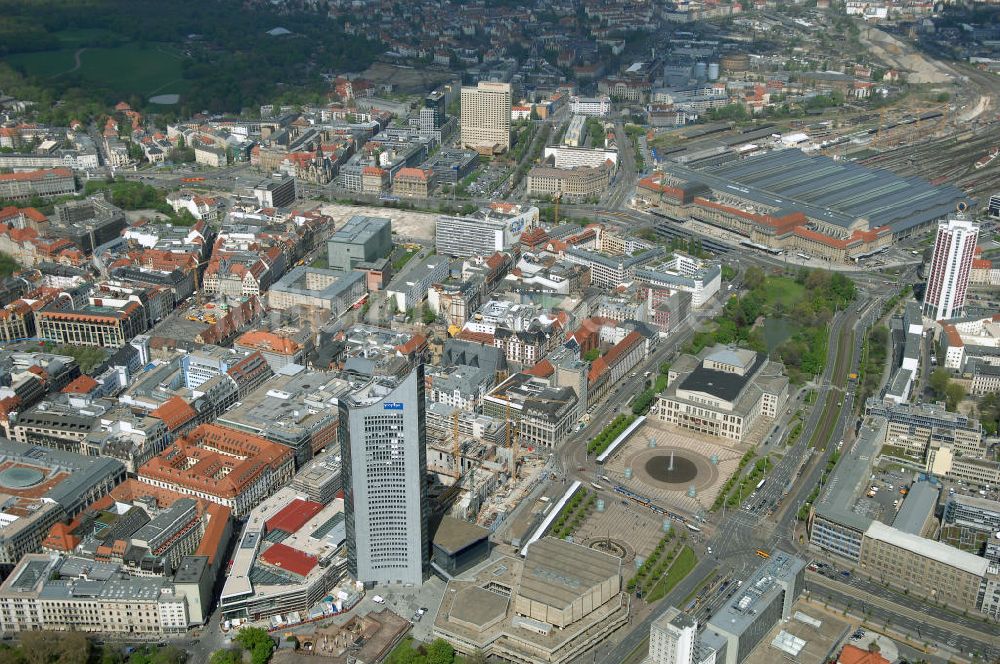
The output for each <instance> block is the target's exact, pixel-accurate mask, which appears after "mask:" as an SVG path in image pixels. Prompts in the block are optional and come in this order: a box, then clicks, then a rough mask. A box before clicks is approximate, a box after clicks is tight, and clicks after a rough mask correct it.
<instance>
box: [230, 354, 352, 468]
mask: <svg viewBox="0 0 1000 664" xmlns="http://www.w3.org/2000/svg"><path fill="white" fill-rule="evenodd" d="M348 391H350V385H349V384H348V383H347V381H345V380H341V379H340V378H336V377H335V376H334V374H333V373H328V372H322V371H307V370H306V369H305V368H304V367H302V366H297V365H289V366H287V367H285V368H284V369H281V370H279V371H278V372H277V373H276V374H275V375H274V376H272V377H271V378H269V379H268V380H267V382H265V383H263V384H262V385H261V386H260V387H258V388H257V389H256V390H254V391H253V392H250V393H249V394H247V395H246V396H245V397H243V398H242V399H241V400H240V403H239V404H237V405H236V406H234V407H233V408H231V409H230V410H228V411H226V412H225V413H223V414H222V415H220V416H219V419H218V422H219V424H223V425H225V426H227V427H231V428H233V429H237V430H240V431H245V432H247V433H252V434H254V435H255V436H261V437H263V438H267V439H268V440H270V441H272V442H275V443H278V444H279V445H284V446H285V447H288V448H290V449H291V450H292V451H293V452H294V454H295V463H296V466H297V467H299V468H302V467H303V466H304V465H305V464H306V463H307V462H308V461H309V460H310V459H311V458H312V457H313V455H314V454H316V453H317V452H319V451H320V450H322V449H323V448H327V447H336V442H337V400H338V398H340V397H341V396H343V395H344V394H346V393H347V392H348Z"/></svg>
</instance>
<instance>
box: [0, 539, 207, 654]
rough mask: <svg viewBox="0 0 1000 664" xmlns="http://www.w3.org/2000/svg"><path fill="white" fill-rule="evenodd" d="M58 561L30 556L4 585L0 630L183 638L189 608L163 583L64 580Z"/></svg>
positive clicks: (109, 578)
mask: <svg viewBox="0 0 1000 664" xmlns="http://www.w3.org/2000/svg"><path fill="white" fill-rule="evenodd" d="M64 568H65V565H64V561H63V559H62V558H60V557H59V556H50V555H44V554H30V555H27V556H25V557H24V558H22V559H21V562H20V563H19V564H18V565H17V567H15V568H14V571H13V572H12V573H11V575H10V576H9V577H8V578H7V580H6V581H4V583H3V585H0V630H2V631H3V632H5V633H8V634H10V633H13V632H29V631H36V630H43V629H44V630H53V631H68V632H90V633H100V634H107V635H121V636H123V637H128V638H131V639H142V638H155V637H159V636H163V635H168V634H183V633H184V632H186V631H187V628H188V622H189V620H188V602H187V598H186V597H185V595H184V594H183V593H181V592H177V591H176V590H175V588H174V586H173V584H172V583H170V582H169V581H165V580H164V579H156V578H152V579H142V578H124V579H123V578H118V577H117V576H116V575H111V574H107V575H101V578H88V576H87V575H86V574H80V575H78V576H77V575H75V574H74V575H73V576H72V577H70V578H66V577H65V576H64V575H63V572H64V571H69V570H64Z"/></svg>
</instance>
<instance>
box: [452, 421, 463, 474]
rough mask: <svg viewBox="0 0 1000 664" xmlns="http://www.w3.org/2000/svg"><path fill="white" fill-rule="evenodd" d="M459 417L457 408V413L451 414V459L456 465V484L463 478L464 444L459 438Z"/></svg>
mask: <svg viewBox="0 0 1000 664" xmlns="http://www.w3.org/2000/svg"><path fill="white" fill-rule="evenodd" d="M458 415H459V410H458V408H456V409H455V412H453V413H452V414H451V421H452V436H453V438H452V447H451V457H452V461H453V462H454V464H455V468H454V471H455V480H456V482H457V481H458V480H459V479H460V478H461V477H462V442H461V439H460V438H459V437H458Z"/></svg>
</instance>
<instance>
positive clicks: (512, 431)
mask: <svg viewBox="0 0 1000 664" xmlns="http://www.w3.org/2000/svg"><path fill="white" fill-rule="evenodd" d="M502 398H503V400H504V404H505V408H504V430H505V432H506V442H507V448H508V449H510V451H511V476H512V477H513V478H515V479H516V478H517V467H518V457H519V454H518V453H519V451H520V448H519V443H518V437H519V436H520V433H521V417H520V411H518V414H517V418H516V419H515V418H513V417H511V406H510V397H509V396H507V393H506V392H505V393H504V394H503V397H502ZM530 400H531V401H535V402H539V403H554V404H559V405H566V404H567V403H568V401H566V400H565V399H562V400H560V399H545V398H543V397H540V396H536V395H532V396H531V397H530Z"/></svg>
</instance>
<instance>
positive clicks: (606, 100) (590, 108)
mask: <svg viewBox="0 0 1000 664" xmlns="http://www.w3.org/2000/svg"><path fill="white" fill-rule="evenodd" d="M569 112H570V113H573V114H574V115H587V116H591V117H603V116H605V115H608V114H609V113H611V97H608V96H607V95H604V96H601V97H577V96H576V95H573V96H572V97H570V98H569Z"/></svg>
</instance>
